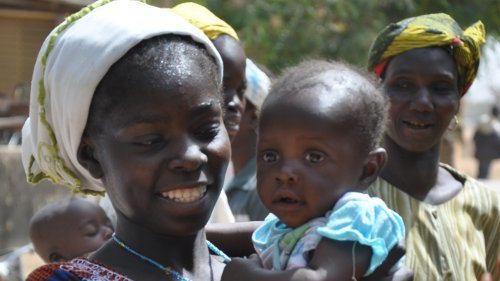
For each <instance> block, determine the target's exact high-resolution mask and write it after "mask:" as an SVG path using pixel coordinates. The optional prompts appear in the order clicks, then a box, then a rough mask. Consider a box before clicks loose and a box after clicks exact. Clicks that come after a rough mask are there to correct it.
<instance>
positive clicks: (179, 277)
mask: <svg viewBox="0 0 500 281" xmlns="http://www.w3.org/2000/svg"><path fill="white" fill-rule="evenodd" d="M112 238H113V241H115V243H116V244H118V245H119V246H120V247H122V248H123V249H125V250H126V251H127V252H129V253H131V254H133V255H134V256H137V257H139V258H140V259H142V260H143V261H145V262H148V263H150V264H151V265H154V266H155V267H157V268H159V269H160V270H161V271H162V272H164V273H165V274H166V275H170V276H173V277H174V278H175V279H176V280H179V281H191V279H188V278H186V277H184V276H182V274H181V273H179V272H178V271H177V270H175V269H173V268H172V267H170V266H164V265H162V264H161V263H159V262H157V261H155V260H152V259H150V258H148V257H146V256H145V255H143V254H141V253H139V252H137V251H135V250H134V249H132V248H130V247H129V246H128V245H126V244H125V243H123V241H122V240H120V239H118V237H116V234H115V233H113V236H112ZM207 246H208V248H209V249H210V250H212V252H214V253H215V254H216V255H218V256H220V257H222V258H223V262H224V263H228V262H230V261H231V258H230V257H228V256H227V255H226V254H224V252H222V251H221V250H219V249H218V248H217V247H215V245H214V244H212V243H210V241H208V240H207Z"/></svg>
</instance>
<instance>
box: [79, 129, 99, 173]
mask: <svg viewBox="0 0 500 281" xmlns="http://www.w3.org/2000/svg"><path fill="white" fill-rule="evenodd" d="M77 159H78V162H79V163H80V164H81V165H82V166H83V167H84V168H85V169H87V171H89V173H90V174H91V175H92V176H93V177H94V178H96V179H100V178H102V177H103V175H104V173H103V171H102V167H101V164H100V163H99V161H98V159H97V157H96V150H95V147H94V144H93V143H92V142H91V140H90V139H89V138H88V137H85V136H84V137H82V141H81V142H80V146H79V147H78V152H77Z"/></svg>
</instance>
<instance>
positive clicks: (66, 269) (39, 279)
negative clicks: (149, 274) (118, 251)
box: [26, 258, 132, 281]
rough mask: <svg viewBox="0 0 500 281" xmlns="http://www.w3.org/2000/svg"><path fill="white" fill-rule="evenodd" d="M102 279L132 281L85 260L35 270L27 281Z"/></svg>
mask: <svg viewBox="0 0 500 281" xmlns="http://www.w3.org/2000/svg"><path fill="white" fill-rule="evenodd" d="M102 278H106V279H105V280H107V281H132V280H131V279H129V278H127V277H125V276H123V275H121V274H120V273H118V272H115V271H113V270H112V269H109V268H107V267H105V266H104V265H102V264H99V263H96V262H93V261H90V260H88V259H84V258H77V259H73V260H71V261H68V262H61V263H50V264H46V265H43V266H41V267H39V268H37V269H35V270H34V271H33V272H32V273H31V274H30V275H29V276H28V278H27V279H26V280H27V281H45V280H51V281H73V280H81V279H89V280H101V279H102Z"/></svg>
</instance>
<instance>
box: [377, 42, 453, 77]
mask: <svg viewBox="0 0 500 281" xmlns="http://www.w3.org/2000/svg"><path fill="white" fill-rule="evenodd" d="M399 73H414V74H420V73H422V74H429V75H437V74H441V75H449V76H452V77H451V78H456V76H457V67H456V64H455V61H454V59H453V57H452V56H451V54H450V53H448V52H447V51H446V50H445V49H444V48H439V47H431V48H418V49H413V50H410V51H407V52H404V53H402V54H400V55H397V56H396V57H394V58H392V59H391V61H390V62H389V65H388V66H387V70H386V75H391V74H392V75H394V74H399Z"/></svg>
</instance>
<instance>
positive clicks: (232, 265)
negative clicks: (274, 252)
mask: <svg viewBox="0 0 500 281" xmlns="http://www.w3.org/2000/svg"><path fill="white" fill-rule="evenodd" d="M259 268H262V265H261V262H260V258H259V257H258V256H257V255H256V254H253V255H251V256H249V257H248V258H247V259H242V258H232V259H231V262H229V263H228V264H227V265H226V267H225V268H224V272H223V273H222V278H221V281H232V280H239V281H246V280H253V278H252V277H251V276H252V275H253V274H252V272H253V271H254V270H255V269H259Z"/></svg>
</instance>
